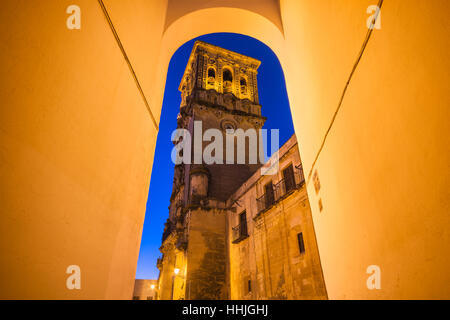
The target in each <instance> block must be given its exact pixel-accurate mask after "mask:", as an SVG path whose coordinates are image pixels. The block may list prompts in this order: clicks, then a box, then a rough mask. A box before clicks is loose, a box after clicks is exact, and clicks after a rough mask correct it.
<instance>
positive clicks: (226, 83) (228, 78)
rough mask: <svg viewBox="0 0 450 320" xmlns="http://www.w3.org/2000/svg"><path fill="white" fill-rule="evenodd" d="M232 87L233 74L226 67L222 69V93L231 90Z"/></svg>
mask: <svg viewBox="0 0 450 320" xmlns="http://www.w3.org/2000/svg"><path fill="white" fill-rule="evenodd" d="M232 88H233V76H232V74H231V71H230V70H228V69H224V70H223V93H228V92H231V91H232Z"/></svg>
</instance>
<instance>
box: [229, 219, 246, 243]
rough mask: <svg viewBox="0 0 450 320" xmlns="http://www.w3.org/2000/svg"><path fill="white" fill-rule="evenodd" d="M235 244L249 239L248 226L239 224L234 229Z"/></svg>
mask: <svg viewBox="0 0 450 320" xmlns="http://www.w3.org/2000/svg"><path fill="white" fill-rule="evenodd" d="M232 233H233V243H238V242H240V241H242V240H244V239H245V238H247V237H248V232H247V224H246V223H245V224H238V225H237V226H236V227H233V229H232Z"/></svg>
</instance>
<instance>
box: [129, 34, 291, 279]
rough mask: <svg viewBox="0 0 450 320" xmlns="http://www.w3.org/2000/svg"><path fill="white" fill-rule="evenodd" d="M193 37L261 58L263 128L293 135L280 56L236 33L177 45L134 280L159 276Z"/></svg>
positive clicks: (282, 140) (286, 136)
mask: <svg viewBox="0 0 450 320" xmlns="http://www.w3.org/2000/svg"><path fill="white" fill-rule="evenodd" d="M196 40H202V41H205V42H208V43H211V44H214V45H217V46H219V47H222V48H225V49H229V50H232V51H235V52H238V53H241V54H244V55H247V56H250V57H253V58H256V59H258V60H260V61H261V66H260V67H259V69H258V90H259V100H260V104H261V106H262V109H261V112H262V115H263V116H265V117H267V121H266V123H265V124H264V127H263V128H265V129H279V130H280V131H279V133H280V146H281V145H283V143H285V142H286V141H287V140H288V139H289V138H290V137H291V135H292V134H293V133H294V128H293V124H292V118H291V112H290V109H289V102H288V98H287V94H286V86H285V81H284V75H283V71H282V69H281V66H280V63H279V61H278V58H277V57H276V55H275V54H274V53H273V52H272V50H271V49H270V48H269V47H267V46H266V45H265V44H263V43H262V42H260V41H258V40H256V39H254V38H251V37H248V36H244V35H240V34H234V33H214V34H208V35H203V36H201V37H198V38H195V39H192V40H190V41H188V42H186V43H185V44H184V45H182V46H181V47H180V48H178V50H177V51H176V52H175V53H174V55H173V56H172V59H171V61H170V64H169V71H168V74H167V80H166V89H165V92H164V100H163V106H162V113H161V120H160V125H159V132H158V140H157V142H156V150H155V159H154V161H153V170H152V176H151V182H150V190H149V195H148V200H147V209H146V214H145V222H144V229H143V233H142V240H141V248H140V252H139V260H138V265H137V270H136V279H158V275H159V271H158V269H157V268H156V259H157V258H158V257H160V256H161V253H160V252H159V247H160V246H161V237H162V232H163V229H164V222H165V221H166V219H167V218H168V216H169V209H168V207H169V204H170V201H169V199H170V195H171V192H172V181H173V168H174V164H173V163H172V160H171V158H170V154H171V151H172V148H173V144H172V142H171V141H170V137H171V134H172V131H173V130H175V129H176V126H177V122H176V119H177V114H178V112H179V107H180V101H181V97H180V92H179V91H178V85H179V84H180V81H181V78H182V76H183V72H184V69H185V67H186V64H187V61H188V59H189V55H190V53H191V50H192V47H193V46H194V42H195V41H196ZM269 137H270V136H269ZM269 140H270V139H269Z"/></svg>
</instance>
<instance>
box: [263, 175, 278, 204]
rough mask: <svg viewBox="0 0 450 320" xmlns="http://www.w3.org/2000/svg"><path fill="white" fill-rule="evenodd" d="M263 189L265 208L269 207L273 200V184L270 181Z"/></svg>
mask: <svg viewBox="0 0 450 320" xmlns="http://www.w3.org/2000/svg"><path fill="white" fill-rule="evenodd" d="M264 191H265V196H266V197H265V198H266V199H265V200H266V208H268V207H270V206H271V205H272V204H273V203H274V202H275V194H274V192H273V184H272V181H270V182H269V183H268V184H266V185H265V186H264Z"/></svg>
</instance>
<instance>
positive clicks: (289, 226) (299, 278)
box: [157, 41, 327, 300]
mask: <svg viewBox="0 0 450 320" xmlns="http://www.w3.org/2000/svg"><path fill="white" fill-rule="evenodd" d="M259 65H260V61H258V60H256V59H253V58H251V57H248V56H244V55H241V54H239V53H236V52H232V51H229V50H226V49H223V48H220V47H217V46H213V45H211V44H208V43H205V42H201V41H197V42H196V43H195V44H194V48H193V50H192V53H191V55H190V58H189V61H188V64H187V66H186V70H185V73H184V75H183V78H182V81H181V83H180V87H179V90H180V92H181V97H182V101H181V105H180V113H179V115H178V121H177V124H178V128H179V129H184V130H187V132H189V133H190V135H191V136H194V135H195V132H194V131H195V130H197V129H198V127H197V126H196V125H195V123H201V126H202V128H201V129H202V130H208V129H219V130H220V131H221V133H222V134H223V136H224V139H223V141H225V140H226V136H227V134H229V130H231V131H235V130H237V129H242V130H243V131H245V132H247V130H249V129H251V130H255V131H257V130H259V129H261V128H262V126H263V125H264V122H265V120H266V118H265V117H263V116H262V113H261V105H260V104H259V99H258V87H257V77H256V76H257V69H258V67H259ZM260 139H261V138H260V135H258V136H257V138H256V141H253V143H256V145H257V147H256V149H257V152H258V153H259V152H260V151H261V148H262V147H261V146H260V142H261V141H260ZM248 141H249V145H250V143H251V141H250V138H249V140H248ZM201 143H202V150H205V148H206V147H207V146H208V143H207V142H204V141H201ZM244 149H245V151H246V152H245V161H244V162H242V161H233V162H232V163H206V162H205V161H200V162H198V161H191V162H190V163H180V164H176V165H175V172H174V181H173V190H172V195H171V198H170V206H169V218H168V219H167V222H166V224H165V229H164V233H163V238H162V245H161V248H160V251H161V252H162V257H161V258H160V259H158V262H157V264H158V268H159V270H160V275H159V279H158V298H159V299H167V300H170V299H174V300H177V299H189V300H191V299H326V298H327V293H326V288H325V283H324V279H323V274H322V268H321V264H320V257H319V253H318V248H317V243H316V239H315V234H314V227H313V222H312V217H311V210H310V205H309V201H308V197H307V192H306V188H305V178H304V175H303V169H302V163H301V159H300V155H299V152H298V145H297V141H296V137H295V135H294V136H292V137H291V138H290V139H289V140H288V141H287V142H286V143H285V144H284V145H283V146H282V147H281V148H280V149H279V150H278V153H277V165H278V168H279V170H277V172H276V173H275V174H271V175H264V174H262V173H261V172H262V171H261V170H260V169H261V164H257V163H254V162H253V161H250V159H249V158H250V156H249V146H248V145H247V144H246V143H245V141H244ZM184 151H185V150H183V152H184ZM239 151H242V150H239V147H238V146H235V147H234V149H233V150H231V153H232V155H231V156H230V157H233V159H236V157H237V153H239ZM227 152H229V153H230V150H229V149H227V148H225V146H224V148H223V150H222V154H223V157H224V158H226V157H227V156H229V155H228V154H227ZM195 156H196V155H195V154H192V158H194V157H195ZM271 163H272V162H271Z"/></svg>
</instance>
